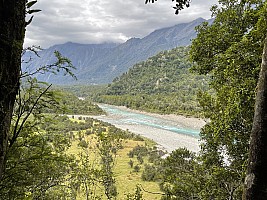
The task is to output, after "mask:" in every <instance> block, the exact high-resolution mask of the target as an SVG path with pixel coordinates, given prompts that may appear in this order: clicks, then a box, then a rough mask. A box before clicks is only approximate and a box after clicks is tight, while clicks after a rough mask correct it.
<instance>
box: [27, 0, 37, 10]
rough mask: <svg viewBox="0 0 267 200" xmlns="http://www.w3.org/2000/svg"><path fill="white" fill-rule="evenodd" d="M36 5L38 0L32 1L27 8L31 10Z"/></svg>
mask: <svg viewBox="0 0 267 200" xmlns="http://www.w3.org/2000/svg"><path fill="white" fill-rule="evenodd" d="M36 3H37V0H36V1H30V2H28V3H27V5H26V6H27V8H30V7H32V6H33V5H34V4H36Z"/></svg>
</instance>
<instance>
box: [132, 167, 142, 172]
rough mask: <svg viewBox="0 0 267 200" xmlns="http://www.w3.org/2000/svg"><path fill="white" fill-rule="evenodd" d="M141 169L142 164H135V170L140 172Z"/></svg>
mask: <svg viewBox="0 0 267 200" xmlns="http://www.w3.org/2000/svg"><path fill="white" fill-rule="evenodd" d="M140 169H141V166H139V165H135V166H134V170H133V171H134V172H140Z"/></svg>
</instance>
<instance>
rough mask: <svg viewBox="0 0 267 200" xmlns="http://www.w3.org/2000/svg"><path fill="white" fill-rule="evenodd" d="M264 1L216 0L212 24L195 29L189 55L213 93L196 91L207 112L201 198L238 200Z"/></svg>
mask: <svg viewBox="0 0 267 200" xmlns="http://www.w3.org/2000/svg"><path fill="white" fill-rule="evenodd" d="M264 3H265V2H264V1H237V0H236V1H229V0H223V1H220V4H221V5H220V6H214V7H213V8H212V12H213V15H214V16H216V18H215V20H214V22H213V24H212V25H210V26H209V25H208V24H206V23H204V24H202V25H200V26H199V27H198V28H197V31H198V33H199V34H198V36H197V38H196V39H195V40H193V43H192V46H191V50H190V57H191V59H192V61H194V62H195V64H196V65H195V66H194V67H193V71H195V72H198V73H200V74H203V75H205V74H207V75H209V76H211V79H210V86H211V88H212V89H214V91H215V95H213V96H211V95H210V94H208V93H201V94H200V95H199V99H200V104H201V106H202V108H203V110H204V115H205V117H207V118H209V119H210V123H208V124H207V125H206V126H205V127H204V128H203V129H202V130H201V133H200V135H201V140H202V141H203V144H202V151H201V161H202V162H203V167H204V168H205V169H206V177H207V182H206V183H207V184H208V185H207V188H209V190H208V189H205V190H203V191H202V193H201V196H202V198H204V199H210V198H214V197H216V198H218V199H227V198H232V199H241V191H242V187H243V182H244V175H245V171H246V167H245V166H246V162H247V156H248V146H249V136H250V132H251V128H252V122H253V114H254V103H255V88H256V85H257V80H258V74H259V66H260V63H261V54H262V49H263V41H264V38H265V35H266V28H267V26H266V19H265V22H264V23H262V24H261V27H259V23H260V21H261V19H262V18H261V16H262V12H264V13H265V14H266V10H265V11H263V5H264Z"/></svg>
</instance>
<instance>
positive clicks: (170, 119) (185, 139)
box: [93, 104, 205, 152]
mask: <svg viewBox="0 0 267 200" xmlns="http://www.w3.org/2000/svg"><path fill="white" fill-rule="evenodd" d="M99 106H100V107H101V108H102V109H103V110H104V111H105V112H106V113H107V115H101V116H94V117H93V118H96V119H99V120H102V121H105V122H109V123H111V124H113V125H115V126H116V127H118V128H121V129H123V130H129V131H131V132H133V133H135V134H140V135H142V136H144V137H147V138H150V139H152V140H154V141H155V142H156V143H157V144H159V146H161V147H162V148H163V149H165V150H166V151H168V152H171V151H173V150H175V149H177V148H179V147H185V148H187V149H189V150H191V151H194V152H198V151H199V130H200V128H201V127H202V126H203V125H204V124H205V122H204V121H203V120H201V119H196V118H186V117H183V116H174V115H158V114H151V113H145V112H140V111H135V110H131V109H128V108H125V107H118V106H112V105H106V104H99Z"/></svg>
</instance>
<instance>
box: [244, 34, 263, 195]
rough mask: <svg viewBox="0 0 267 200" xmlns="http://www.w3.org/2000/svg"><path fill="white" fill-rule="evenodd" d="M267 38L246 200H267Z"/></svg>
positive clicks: (257, 101) (246, 185)
mask: <svg viewBox="0 0 267 200" xmlns="http://www.w3.org/2000/svg"><path fill="white" fill-rule="evenodd" d="M266 172H267V36H266V38H265V42H264V48H263V54H262V64H261V71H260V76H259V81H258V91H257V96H256V102H255V113H254V120H253V127H252V132H251V136H250V149H249V160H248V169H247V175H246V179H245V184H244V192H243V199H244V200H261V199H262V200H263V199H267V176H266Z"/></svg>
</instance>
